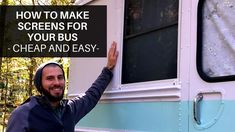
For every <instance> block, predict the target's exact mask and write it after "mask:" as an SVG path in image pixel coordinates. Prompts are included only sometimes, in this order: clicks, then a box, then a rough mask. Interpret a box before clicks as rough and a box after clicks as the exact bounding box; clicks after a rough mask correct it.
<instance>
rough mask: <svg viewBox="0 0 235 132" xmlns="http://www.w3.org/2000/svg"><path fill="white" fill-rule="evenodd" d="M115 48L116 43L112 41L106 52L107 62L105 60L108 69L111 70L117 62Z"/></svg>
mask: <svg viewBox="0 0 235 132" xmlns="http://www.w3.org/2000/svg"><path fill="white" fill-rule="evenodd" d="M116 48H117V43H116V42H113V43H112V46H111V47H110V49H109V53H108V62H107V66H106V67H107V68H108V69H109V70H112V69H113V68H114V67H115V65H116V62H117V57H118V51H117V50H116Z"/></svg>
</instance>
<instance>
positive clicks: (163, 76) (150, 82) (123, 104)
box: [68, 0, 235, 132]
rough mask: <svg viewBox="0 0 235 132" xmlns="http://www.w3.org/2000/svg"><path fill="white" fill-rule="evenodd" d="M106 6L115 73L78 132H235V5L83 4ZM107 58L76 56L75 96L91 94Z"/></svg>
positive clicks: (199, 0)
mask: <svg viewBox="0 0 235 132" xmlns="http://www.w3.org/2000/svg"><path fill="white" fill-rule="evenodd" d="M74 4H75V5H105V6H106V8H107V48H109V47H110V45H111V43H112V41H116V42H117V44H118V45H117V49H118V51H119V57H118V62H117V65H116V67H115V69H114V71H113V73H114V76H113V79H112V81H111V83H110V84H109V86H108V87H107V89H106V91H105V92H104V94H103V96H102V98H101V100H100V101H99V103H98V104H97V106H96V107H95V108H94V109H93V110H92V111H91V112H90V113H89V114H88V115H86V116H85V117H84V118H83V119H82V120H81V121H80V122H79V123H78V124H77V125H76V129H75V131H76V132H80V131H82V132H97V131H99V132H222V131H223V132H232V131H234V130H235V125H234V121H233V118H234V117H235V23H234V20H235V0H77V1H75V3H74ZM97 33H98V32H97ZM106 60H107V59H106V58H105V57H103V58H97V57H96V58H95V57H94V58H72V59H71V64H70V69H69V78H70V80H69V88H68V97H71V98H72V97H76V96H78V95H80V94H82V93H84V92H85V91H86V90H87V89H88V88H89V87H90V85H91V84H92V83H93V81H94V80H95V79H96V78H97V76H98V75H99V74H100V72H101V70H102V68H103V67H104V66H105V65H106Z"/></svg>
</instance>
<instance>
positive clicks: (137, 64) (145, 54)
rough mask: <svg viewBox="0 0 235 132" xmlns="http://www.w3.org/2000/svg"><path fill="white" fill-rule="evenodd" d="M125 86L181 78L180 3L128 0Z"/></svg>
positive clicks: (123, 75) (124, 55)
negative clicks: (178, 36) (178, 60)
mask: <svg viewBox="0 0 235 132" xmlns="http://www.w3.org/2000/svg"><path fill="white" fill-rule="evenodd" d="M125 2H126V3H125V19H124V21H125V22H124V23H125V26H124V43H123V62H122V84H127V83H136V82H145V81H154V80H162V79H173V78H177V34H178V6H179V1H178V0H164V1H162V0H126V1H125Z"/></svg>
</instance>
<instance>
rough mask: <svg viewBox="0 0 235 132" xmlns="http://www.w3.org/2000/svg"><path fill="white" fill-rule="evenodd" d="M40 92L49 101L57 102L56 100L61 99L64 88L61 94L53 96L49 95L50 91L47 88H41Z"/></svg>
mask: <svg viewBox="0 0 235 132" xmlns="http://www.w3.org/2000/svg"><path fill="white" fill-rule="evenodd" d="M49 90H50V88H49ZM42 94H43V95H45V96H46V97H47V98H48V100H49V101H51V102H58V101H61V100H62V99H63V97H64V90H63V92H62V94H61V95H59V96H54V95H51V93H50V92H48V91H47V90H45V89H44V88H42Z"/></svg>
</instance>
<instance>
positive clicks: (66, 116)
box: [6, 68, 112, 132]
mask: <svg viewBox="0 0 235 132" xmlns="http://www.w3.org/2000/svg"><path fill="white" fill-rule="evenodd" d="M111 78H112V72H111V71H110V70H108V69H107V68H104V69H103V71H102V73H101V74H100V75H99V77H98V78H97V79H96V81H95V82H94V83H93V84H92V86H91V87H90V88H89V89H88V90H87V91H86V92H85V95H84V96H82V97H76V98H75V99H71V100H62V101H61V105H60V110H61V112H60V113H61V117H60V116H58V115H57V114H56V112H55V110H53V109H52V107H51V106H50V104H49V102H48V101H47V98H46V97H44V96H32V97H30V98H29V99H28V100H27V101H26V102H25V103H24V104H22V105H21V106H19V107H18V108H16V109H15V110H14V111H13V112H12V114H11V117H10V119H9V122H8V126H7V130H6V132H74V127H75V125H76V124H77V123H78V121H79V120H80V119H81V118H82V117H84V116H85V115H86V114H87V113H88V112H90V111H91V110H92V109H93V108H94V107H95V105H96V104H97V102H98V101H99V99H100V97H101V95H102V94H103V92H104V90H105V88H106V87H107V85H108V84H109V82H110V81H111Z"/></svg>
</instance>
